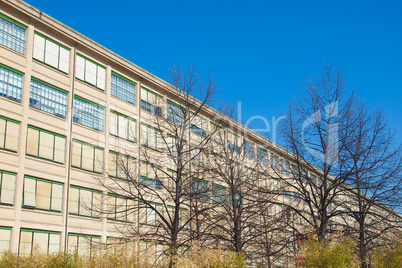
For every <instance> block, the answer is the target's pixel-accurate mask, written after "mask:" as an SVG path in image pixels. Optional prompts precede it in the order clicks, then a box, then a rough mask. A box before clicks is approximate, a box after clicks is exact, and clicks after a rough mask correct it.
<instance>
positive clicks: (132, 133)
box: [109, 110, 137, 142]
mask: <svg viewBox="0 0 402 268" xmlns="http://www.w3.org/2000/svg"><path fill="white" fill-rule="evenodd" d="M112 114H113V115H115V116H116V121H115V122H116V128H115V129H114V130H115V131H116V134H115V133H112V120H111V118H112ZM120 117H122V118H125V119H127V126H126V132H127V133H126V134H127V138H126V137H124V136H123V135H120ZM109 121H110V122H109V125H110V126H109V134H110V135H112V136H114V137H118V138H121V139H124V140H127V141H130V142H135V141H136V136H137V133H136V131H137V120H136V119H134V118H131V117H129V116H127V115H124V114H122V113H119V112H116V111H114V110H110V115H109ZM130 121H131V122H134V131H132V130H131V126H132V125H130ZM130 137H132V138H131V139H130Z"/></svg>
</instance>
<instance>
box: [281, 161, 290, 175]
mask: <svg viewBox="0 0 402 268" xmlns="http://www.w3.org/2000/svg"><path fill="white" fill-rule="evenodd" d="M281 163H282V173H283V174H285V175H289V162H288V161H286V160H285V159H282V160H281Z"/></svg>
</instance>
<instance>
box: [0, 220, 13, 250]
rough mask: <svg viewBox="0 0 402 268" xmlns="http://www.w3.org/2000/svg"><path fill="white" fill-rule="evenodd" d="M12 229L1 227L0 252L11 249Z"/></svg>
mask: <svg viewBox="0 0 402 268" xmlns="http://www.w3.org/2000/svg"><path fill="white" fill-rule="evenodd" d="M10 241H11V227H2V226H0V252H4V251H6V250H9V249H10Z"/></svg>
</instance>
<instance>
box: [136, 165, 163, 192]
mask: <svg viewBox="0 0 402 268" xmlns="http://www.w3.org/2000/svg"><path fill="white" fill-rule="evenodd" d="M140 168H141V170H140V183H141V184H143V185H146V186H148V187H152V188H155V189H162V182H161V181H162V180H161V176H162V174H161V173H162V172H161V167H158V166H155V165H152V164H149V163H147V162H143V161H142V162H141V166H140Z"/></svg>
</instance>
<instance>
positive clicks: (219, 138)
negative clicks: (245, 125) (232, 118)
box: [211, 122, 225, 144]
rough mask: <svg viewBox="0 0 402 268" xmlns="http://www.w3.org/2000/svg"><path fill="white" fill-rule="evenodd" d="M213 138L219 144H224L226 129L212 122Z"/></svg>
mask: <svg viewBox="0 0 402 268" xmlns="http://www.w3.org/2000/svg"><path fill="white" fill-rule="evenodd" d="M211 133H212V140H213V141H214V142H216V143H218V144H223V143H224V141H225V131H224V130H223V128H222V127H220V126H218V125H216V124H215V123H213V122H211Z"/></svg>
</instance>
